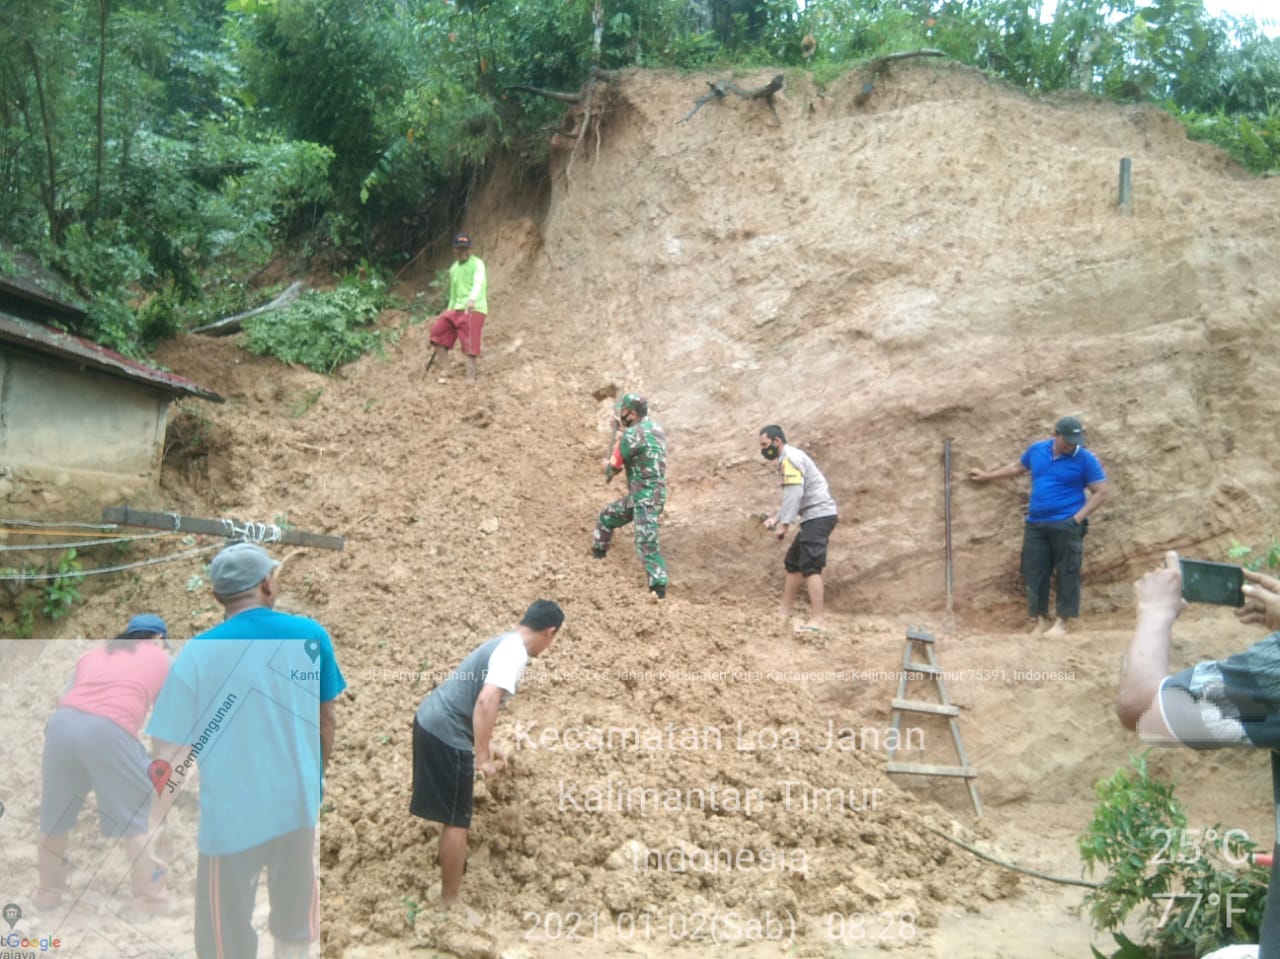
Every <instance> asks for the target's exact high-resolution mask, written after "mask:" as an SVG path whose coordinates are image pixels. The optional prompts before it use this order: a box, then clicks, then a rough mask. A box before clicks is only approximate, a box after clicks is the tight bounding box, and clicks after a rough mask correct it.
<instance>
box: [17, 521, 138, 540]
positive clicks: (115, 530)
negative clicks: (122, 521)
mask: <svg viewBox="0 0 1280 959" xmlns="http://www.w3.org/2000/svg"><path fill="white" fill-rule="evenodd" d="M0 529H3V530H4V531H5V532H6V533H13V534H14V535H16V536H98V537H103V536H117V535H119V533H120V527H119V526H113V527H111V528H110V530H109V531H103V532H101V533H98V532H94V531H93V530H84V529H67V528H65V527H64V528H44V529H12V528H10V527H8V526H6V525H4V524H3V523H0Z"/></svg>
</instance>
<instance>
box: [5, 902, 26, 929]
mask: <svg viewBox="0 0 1280 959" xmlns="http://www.w3.org/2000/svg"><path fill="white" fill-rule="evenodd" d="M0 916H4V921H5V922H7V923H8V924H9V930H10V931H12V930H13V927H14V926H16V925H17V924H18V920H19V919H21V918H22V907H21V906H19V905H18V904H17V903H16V902H8V903H5V905H4V908H3V909H0Z"/></svg>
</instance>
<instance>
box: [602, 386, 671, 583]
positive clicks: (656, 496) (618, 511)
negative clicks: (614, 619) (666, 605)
mask: <svg viewBox="0 0 1280 959" xmlns="http://www.w3.org/2000/svg"><path fill="white" fill-rule="evenodd" d="M648 414H649V404H648V402H647V401H646V400H645V398H644V397H643V396H641V395H639V394H638V393H627V394H626V395H625V396H623V397H622V399H621V400H619V401H618V407H617V416H618V425H619V426H621V427H622V432H621V435H619V436H618V440H617V442H616V443H615V444H614V447H613V453H612V455H611V456H610V457H609V459H608V461H607V462H606V467H605V468H606V470H607V476H608V477H609V478H610V479H612V478H613V476H614V474H615V473H620V472H622V471H624V470H625V471H626V474H627V495H626V496H624V497H623V498H622V499H620V500H615V501H614V502H612V503H610V504H609V505H608V506H606V507H605V508H604V509H602V510H601V511H600V518H599V519H598V520H597V522H596V531H595V539H594V541H593V543H592V546H591V555H593V556H594V557H595V558H596V559H604V557H605V554H606V553H608V551H609V542H610V540H612V539H613V531H614V530H615V529H617V528H618V527H619V526H625V525H626V524H627V523H630V522H633V521H634V523H635V527H636V553H638V554H639V556H640V561H641V562H642V563H644V571H645V573H647V574H648V576H649V589H650V590H651V591H652V592H653V594H654V595H655V596H657V597H658V598H659V599H662V598H664V597H665V596H666V595H667V562H666V560H664V559H663V558H662V549H661V547H660V546H659V545H658V519H659V517H661V516H662V509H663V507H664V506H666V505H667V436H666V434H665V433H663V431H662V427H661V426H659V425H658V424H657V423H655V422H654V421H653V420H651V419H649V417H648Z"/></svg>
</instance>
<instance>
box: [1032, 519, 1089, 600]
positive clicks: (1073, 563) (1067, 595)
mask: <svg viewBox="0 0 1280 959" xmlns="http://www.w3.org/2000/svg"><path fill="white" fill-rule="evenodd" d="M1088 529H1089V521H1088V520H1085V521H1084V522H1083V523H1077V522H1075V520H1072V519H1066V520H1063V521H1062V522H1059V523H1027V524H1026V530H1025V531H1024V532H1023V535H1022V578H1023V579H1024V580H1025V581H1026V584H1027V613H1028V615H1030V616H1032V617H1035V616H1045V617H1047V616H1048V615H1049V579H1050V577H1051V576H1052V575H1053V574H1054V573H1055V572H1056V573H1057V574H1058V605H1057V611H1058V616H1059V617H1060V618H1062V619H1070V618H1072V617H1075V616H1079V615H1080V560H1081V558H1082V557H1083V556H1084V534H1085V533H1086V532H1087V531H1088Z"/></svg>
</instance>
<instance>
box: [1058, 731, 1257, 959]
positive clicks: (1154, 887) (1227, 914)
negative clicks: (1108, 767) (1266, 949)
mask: <svg viewBox="0 0 1280 959" xmlns="http://www.w3.org/2000/svg"><path fill="white" fill-rule="evenodd" d="M1132 765H1133V769H1132V771H1130V770H1126V769H1121V770H1119V771H1117V772H1116V773H1115V775H1113V776H1111V777H1110V778H1109V779H1103V780H1101V781H1099V782H1098V784H1097V786H1096V787H1095V788H1096V790H1097V793H1098V796H1099V798H1100V800H1101V801H1100V802H1099V803H1098V805H1097V807H1096V808H1095V809H1094V814H1093V820H1092V821H1091V822H1090V823H1089V826H1088V828H1087V829H1086V830H1085V832H1084V834H1083V835H1081V836H1080V838H1079V840H1078V843H1079V848H1080V858H1081V859H1082V860H1083V861H1084V864H1085V867H1086V869H1087V870H1088V871H1089V872H1090V873H1092V872H1093V871H1094V869H1095V868H1097V867H1099V866H1101V867H1104V868H1105V869H1106V870H1107V876H1106V878H1105V879H1104V880H1103V882H1102V883H1101V884H1100V885H1099V887H1098V888H1097V889H1095V890H1094V891H1092V892H1090V893H1089V894H1088V895H1087V896H1086V897H1085V904H1086V905H1087V906H1088V907H1089V915H1090V918H1091V919H1092V920H1093V924H1094V927H1095V928H1096V929H1100V930H1115V929H1117V928H1118V927H1119V926H1120V925H1121V924H1123V923H1124V922H1125V920H1126V919H1127V918H1128V916H1129V914H1130V913H1131V912H1133V911H1134V910H1135V909H1136V910H1138V911H1139V919H1140V920H1141V923H1142V928H1143V939H1144V942H1143V944H1142V946H1141V951H1139V952H1137V953H1135V952H1134V951H1133V949H1134V945H1133V944H1131V943H1129V944H1126V943H1127V940H1125V938H1124V937H1123V936H1122V935H1117V936H1116V941H1117V942H1118V943H1119V944H1120V945H1121V949H1120V950H1119V951H1118V952H1117V953H1116V954H1115V957H1113V959H1116V957H1127V956H1138V957H1142V956H1168V955H1190V956H1202V955H1204V954H1205V953H1207V952H1210V951H1212V950H1213V949H1217V948H1219V947H1220V946H1224V945H1230V944H1232V943H1236V942H1257V941H1258V939H1257V937H1258V930H1259V928H1260V927H1261V924H1262V907H1263V900H1264V899H1265V898H1266V888H1267V871H1266V870H1265V869H1264V868H1263V867H1261V866H1256V865H1252V864H1251V857H1250V853H1252V851H1253V850H1254V848H1255V843H1254V842H1253V841H1252V840H1250V839H1249V837H1248V836H1247V835H1245V834H1244V832H1243V831H1242V830H1239V829H1224V827H1223V826H1222V825H1221V824H1220V823H1219V824H1214V825H1213V826H1210V827H1208V828H1205V829H1188V828H1187V817H1186V813H1185V812H1184V810H1183V808H1182V803H1180V802H1179V801H1178V800H1177V799H1176V798H1174V795H1173V786H1172V785H1171V784H1167V783H1162V782H1160V781H1158V780H1156V779H1153V778H1152V777H1151V776H1150V774H1149V773H1148V772H1147V760H1146V754H1145V753H1144V754H1143V755H1142V756H1138V757H1135V758H1134V759H1133V760H1132ZM1093 952H1094V955H1095V956H1097V957H1098V959H1103V957H1102V956H1101V953H1099V952H1098V951H1097V950H1096V949H1095V950H1094V951H1093Z"/></svg>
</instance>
